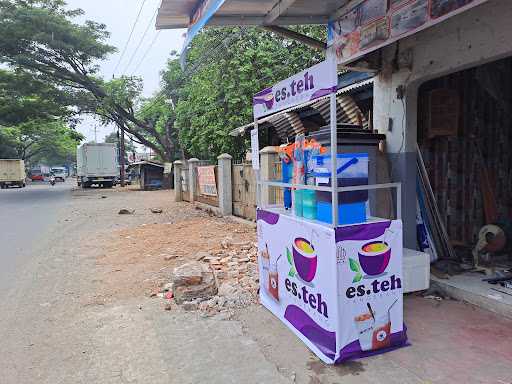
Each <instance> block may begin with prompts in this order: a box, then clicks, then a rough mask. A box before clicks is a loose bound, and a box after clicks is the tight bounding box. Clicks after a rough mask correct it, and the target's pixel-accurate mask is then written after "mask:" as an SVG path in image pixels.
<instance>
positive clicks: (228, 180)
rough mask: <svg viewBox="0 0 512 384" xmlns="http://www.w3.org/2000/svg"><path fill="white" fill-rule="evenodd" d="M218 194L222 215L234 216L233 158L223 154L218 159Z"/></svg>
mask: <svg viewBox="0 0 512 384" xmlns="http://www.w3.org/2000/svg"><path fill="white" fill-rule="evenodd" d="M217 159H218V162H219V163H218V164H219V167H218V177H219V185H218V188H217V189H218V194H219V209H220V212H221V214H222V215H224V216H230V215H232V214H233V184H232V176H231V172H232V166H231V163H232V160H233V157H232V156H231V155H228V154H227V153H223V154H222V155H220V156H219V157H218V158H217Z"/></svg>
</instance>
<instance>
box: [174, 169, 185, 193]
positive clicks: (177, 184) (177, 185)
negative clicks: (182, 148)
mask: <svg viewBox="0 0 512 384" xmlns="http://www.w3.org/2000/svg"><path fill="white" fill-rule="evenodd" d="M182 168H183V162H182V161H181V160H176V161H175V162H174V201H183V196H182V195H181V194H182V187H181V170H182Z"/></svg>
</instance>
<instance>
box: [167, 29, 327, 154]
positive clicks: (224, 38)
mask: <svg viewBox="0 0 512 384" xmlns="http://www.w3.org/2000/svg"><path fill="white" fill-rule="evenodd" d="M301 31H302V32H304V33H307V34H309V35H310V36H314V37H317V38H320V39H322V38H324V36H323V35H324V34H325V31H324V29H321V28H317V27H302V28H301ZM322 59H323V53H321V52H318V51H315V50H313V49H310V48H308V47H305V46H304V45H302V44H300V43H298V42H290V41H287V40H283V39H282V38H280V37H278V36H276V35H274V34H273V33H270V32H266V31H263V30H261V29H257V28H212V29H207V30H206V31H204V32H203V33H201V34H200V35H199V36H198V37H197V38H196V39H195V40H194V42H193V44H192V47H191V50H190V53H189V56H188V66H187V69H186V70H185V73H183V72H182V71H181V69H180V67H179V63H178V61H179V60H178V59H177V58H176V59H172V60H170V61H169V63H168V66H167V69H166V71H165V72H163V84H164V94H165V95H167V97H169V98H171V99H173V100H174V102H175V104H176V115H177V116H176V119H177V121H176V125H177V127H178V128H179V137H180V143H181V145H182V146H183V147H184V148H185V149H186V151H187V152H188V153H189V154H190V155H193V156H195V157H202V158H211V157H215V156H217V155H219V154H221V153H222V152H228V153H231V154H233V155H235V156H237V157H242V155H243V153H244V151H245V149H246V147H247V146H246V144H247V143H244V142H243V141H241V140H242V139H240V138H233V137H231V136H229V132H230V131H231V130H233V129H234V128H237V127H238V126H241V125H244V124H247V123H248V122H250V121H251V120H252V96H253V95H254V94H255V93H256V92H258V91H260V90H261V89H264V88H265V87H267V86H269V85H271V84H273V83H275V82H277V81H279V80H282V79H284V78H286V77H288V76H290V75H292V74H294V73H296V72H299V71H301V70H302V69H304V68H305V67H308V66H310V65H313V64H315V63H317V62H319V61H320V60H322Z"/></svg>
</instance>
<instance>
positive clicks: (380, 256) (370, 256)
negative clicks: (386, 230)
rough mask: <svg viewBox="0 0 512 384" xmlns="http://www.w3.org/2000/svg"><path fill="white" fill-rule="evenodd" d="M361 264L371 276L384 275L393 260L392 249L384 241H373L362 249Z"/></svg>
mask: <svg viewBox="0 0 512 384" xmlns="http://www.w3.org/2000/svg"><path fill="white" fill-rule="evenodd" d="M358 254H359V264H360V265H361V268H362V269H363V271H364V272H365V273H366V274H367V275H369V276H376V275H380V274H382V273H384V271H385V270H386V268H387V267H388V264H389V260H390V258H391V247H390V246H389V245H388V243H386V242H384V241H372V242H370V243H367V244H365V245H363V246H362V247H361V250H360V251H359V252H358Z"/></svg>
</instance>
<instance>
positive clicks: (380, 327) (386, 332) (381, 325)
mask: <svg viewBox="0 0 512 384" xmlns="http://www.w3.org/2000/svg"><path fill="white" fill-rule="evenodd" d="M390 335H391V320H390V318H389V313H384V314H382V315H380V316H378V317H377V318H376V320H375V324H374V325H373V334H372V349H381V348H386V347H389V346H390V343H391V338H390Z"/></svg>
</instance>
